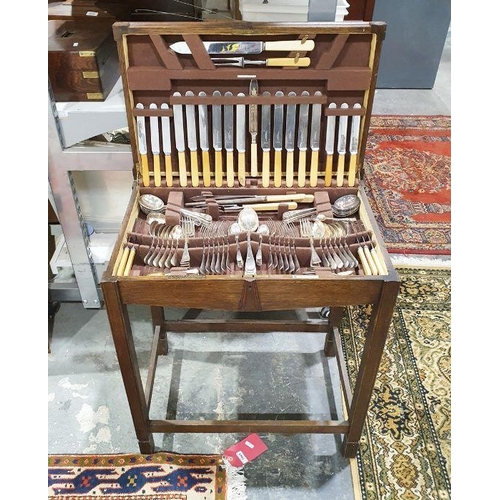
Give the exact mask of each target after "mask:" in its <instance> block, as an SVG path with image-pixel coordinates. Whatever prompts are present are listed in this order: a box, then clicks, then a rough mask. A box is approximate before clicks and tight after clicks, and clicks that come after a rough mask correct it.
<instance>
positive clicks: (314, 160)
mask: <svg viewBox="0 0 500 500" xmlns="http://www.w3.org/2000/svg"><path fill="white" fill-rule="evenodd" d="M314 95H315V96H320V95H321V92H320V91H319V90H318V91H317V92H315V93H314ZM320 129H321V104H313V106H312V116H311V137H310V139H309V141H310V142H309V145H310V147H311V170H310V174H309V175H310V177H309V182H310V184H311V187H316V186H317V185H318V155H319V137H320Z"/></svg>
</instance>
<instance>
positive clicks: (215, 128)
mask: <svg viewBox="0 0 500 500" xmlns="http://www.w3.org/2000/svg"><path fill="white" fill-rule="evenodd" d="M212 95H213V96H214V97H221V96H222V94H221V93H220V92H219V91H218V90H215V91H214V93H213V94H212ZM212 142H213V146H214V151H215V186H216V187H221V186H222V106H221V105H220V104H213V105H212Z"/></svg>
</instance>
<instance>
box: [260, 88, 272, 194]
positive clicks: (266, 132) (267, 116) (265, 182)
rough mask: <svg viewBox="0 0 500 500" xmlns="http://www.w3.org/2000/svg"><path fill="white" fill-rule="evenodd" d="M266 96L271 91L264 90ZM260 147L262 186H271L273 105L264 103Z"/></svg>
mask: <svg viewBox="0 0 500 500" xmlns="http://www.w3.org/2000/svg"><path fill="white" fill-rule="evenodd" d="M262 95H263V96H264V97H271V94H270V93H269V92H267V91H266V92H263V93H262ZM260 147H261V148H262V187H265V188H266V187H269V176H270V171H269V170H270V165H269V162H270V158H269V156H270V151H271V105H270V104H263V105H262V117H261V130H260Z"/></svg>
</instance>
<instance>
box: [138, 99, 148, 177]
mask: <svg viewBox="0 0 500 500" xmlns="http://www.w3.org/2000/svg"><path fill="white" fill-rule="evenodd" d="M136 108H137V109H144V104H142V103H140V102H139V103H137V105H136ZM137 142H138V149H139V155H140V160H141V172H142V183H143V184H144V186H146V187H147V186H149V165H148V145H147V142H146V118H145V117H144V116H138V117H137Z"/></svg>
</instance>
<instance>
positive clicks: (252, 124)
mask: <svg viewBox="0 0 500 500" xmlns="http://www.w3.org/2000/svg"><path fill="white" fill-rule="evenodd" d="M258 94H259V84H258V83H257V80H256V79H255V78H252V80H251V81H250V88H249V95H251V96H254V97H256V96H257V95H258ZM258 128H259V125H258V117H257V104H250V105H249V106H248V131H249V132H250V137H251V139H252V141H251V144H250V175H251V176H252V177H257V175H258V172H257V132H258Z"/></svg>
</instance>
